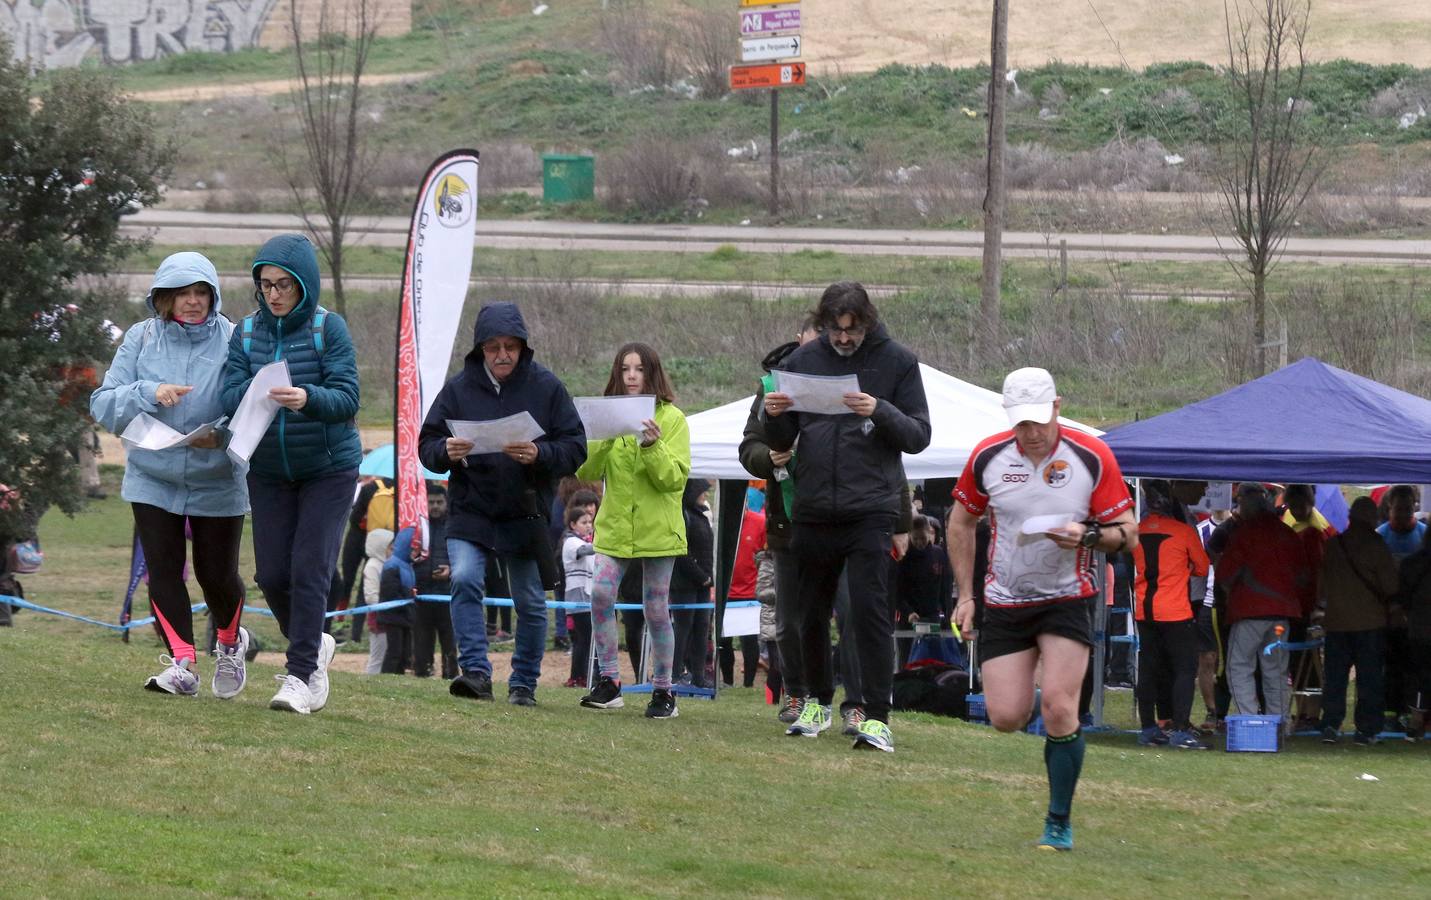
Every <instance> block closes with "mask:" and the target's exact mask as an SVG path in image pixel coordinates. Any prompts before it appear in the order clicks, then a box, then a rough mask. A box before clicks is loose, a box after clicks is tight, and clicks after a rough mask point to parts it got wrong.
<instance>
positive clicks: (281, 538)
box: [223, 234, 363, 714]
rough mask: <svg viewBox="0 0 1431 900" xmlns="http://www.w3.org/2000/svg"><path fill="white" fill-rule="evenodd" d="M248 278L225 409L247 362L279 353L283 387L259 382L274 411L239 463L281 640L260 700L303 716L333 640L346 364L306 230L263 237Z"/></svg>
mask: <svg viewBox="0 0 1431 900" xmlns="http://www.w3.org/2000/svg"><path fill="white" fill-rule="evenodd" d="M253 284H254V287H255V288H256V289H257V290H256V292H255V294H256V295H255V298H254V299H255V300H256V301H257V302H258V310H257V311H256V312H253V313H250V314H249V315H247V316H245V317H244V319H243V320H242V321H241V322H239V324H238V327H236V328H235V329H234V333H233V337H232V339H231V340H230V341H229V354H228V363H227V365H226V366H225V367H224V388H223V400H224V408H225V409H226V410H227V411H228V412H229V414H230V415H232V414H233V413H234V411H235V410H237V409H238V406H239V402H240V401H241V400H243V396H244V393H245V392H247V390H248V388H249V384H250V383H251V382H252V381H253V376H254V375H255V374H256V373H257V372H258V370H259V369H261V368H263V367H264V366H266V365H268V364H269V363H271V362H275V361H277V360H280V359H282V360H286V361H287V362H288V376H289V380H290V382H291V383H292V387H286V388H273V389H272V390H270V391H269V392H268V396H269V399H271V400H273V401H274V402H276V403H277V404H278V405H279V410H278V414H277V415H276V416H275V417H274V419H273V422H272V424H270V425H269V426H268V431H267V432H266V433H265V434H264V436H263V439H262V440H261V441H259V444H258V447H257V448H256V449H255V450H254V452H253V456H252V458H251V459H250V461H249V466H250V467H249V471H248V493H249V500H250V501H251V502H252V504H253V551H254V561H255V563H256V566H257V569H258V572H257V574H256V580H257V581H258V586H259V587H260V588H261V589H262V590H263V596H264V599H265V600H266V601H267V602H268V608H269V609H271V610H273V615H274V617H275V618H276V619H277V620H278V627H279V628H280V629H281V630H282V631H283V635H284V637H286V638H288V665H287V670H288V671H287V673H286V674H284V675H279V676H277V677H278V680H279V682H281V684H280V686H279V690H278V693H277V694H276V695H274V698H273V700H272V701H271V702H270V703H269V706H271V707H273V708H274V709H284V710H290V711H292V712H296V713H304V714H306V713H309V712H315V711H317V710H319V709H322V708H323V706H324V704H326V703H327V702H328V663H329V662H330V661H331V660H332V659H333V651H334V649H335V644H334V641H333V638H332V637H331V636H329V635H328V634H326V633H324V631H323V615H324V611H325V610H326V609H327V601H328V588H329V584H330V583H331V581H332V578H333V573H334V570H335V566H336V564H337V559H338V548H339V545H340V543H341V541H342V536H343V525H344V523H345V522H346V520H347V514H348V509H349V508H350V507H351V506H352V504H353V492H354V488H355V486H356V485H357V479H358V464H359V463H360V462H361V461H362V456H363V447H362V444H361V442H360V441H359V439H358V428H357V425H356V424H355V422H354V420H353V417H354V416H356V415H357V413H358V366H357V361H356V358H355V356H354V353H353V341H352V339H351V338H350V337H349V336H348V326H347V323H345V322H344V321H343V318H342V317H341V316H339V315H338V314H336V313H330V312H328V311H327V310H325V309H323V307H321V306H319V305H318V292H319V289H320V287H321V281H320V279H319V274H318V255H317V254H316V253H315V252H314V250H313V245H312V244H311V243H310V242H309V241H308V239H307V238H305V237H304V236H302V235H300V234H281V235H279V236H277V237H275V238H272V239H271V240H269V241H268V243H266V244H264V245H263V248H262V249H260V250H259V251H258V256H257V257H256V258H255V259H254V261H253Z"/></svg>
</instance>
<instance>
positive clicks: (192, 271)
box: [144, 250, 224, 320]
mask: <svg viewBox="0 0 1431 900" xmlns="http://www.w3.org/2000/svg"><path fill="white" fill-rule="evenodd" d="M199 282H203V283H204V284H207V285H208V286H209V290H211V291H212V292H213V294H214V303H213V306H212V307H210V309H209V320H212V319H213V318H214V317H215V316H217V315H218V314H219V311H220V310H221V309H223V305H224V301H223V297H222V296H221V295H220V293H219V273H218V270H217V269H215V268H214V264H213V263H211V262H209V258H208V257H207V256H205V255H204V254H202V253H195V252H193V251H192V250H185V251H183V252H182V253H175V254H173V255H171V256H167V257H165V259H164V261H163V262H161V263H160V264H159V268H158V270H157V271H155V273H154V281H153V283H152V284H150V285H149V293H148V294H146V295H145V297H144V303H145V305H146V306H148V307H149V312H150V313H151V314H154V315H158V313H157V312H156V311H155V309H154V291H155V289H156V288H181V287H188V286H189V285H191V284H198V283H199Z"/></svg>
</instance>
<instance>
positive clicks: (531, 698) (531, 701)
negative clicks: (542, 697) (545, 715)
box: [507, 684, 537, 706]
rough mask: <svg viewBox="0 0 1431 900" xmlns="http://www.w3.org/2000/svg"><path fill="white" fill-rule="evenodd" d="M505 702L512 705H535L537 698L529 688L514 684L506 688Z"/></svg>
mask: <svg viewBox="0 0 1431 900" xmlns="http://www.w3.org/2000/svg"><path fill="white" fill-rule="evenodd" d="M507 702H508V703H510V704H512V705H513V706H536V705H537V698H536V696H535V695H533V693H532V689H531V688H529V687H524V686H522V685H520V684H514V685H512V686H511V687H509V688H507Z"/></svg>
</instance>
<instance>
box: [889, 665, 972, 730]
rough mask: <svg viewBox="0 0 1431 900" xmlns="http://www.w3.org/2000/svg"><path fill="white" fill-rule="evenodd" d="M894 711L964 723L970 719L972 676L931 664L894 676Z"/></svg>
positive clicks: (892, 706)
mask: <svg viewBox="0 0 1431 900" xmlns="http://www.w3.org/2000/svg"><path fill="white" fill-rule="evenodd" d="M892 693H893V700H894V702H893V703H891V704H890V706H891V708H893V709H899V710H909V711H912V712H927V713H933V714H934V715H936V716H949V717H951V718H955V719H963V718H965V717H966V716H968V714H969V713H968V702H967V701H966V700H965V698H966V697H967V696H968V694H969V673H968V672H966V671H964V670H963V669H961V668H959V667H958V666H951V665H948V664H946V663H937V662H931V663H928V664H926V665H921V666H918V667H916V668H912V669H905V670H903V671H900V672H896V673H894V684H893V692H892Z"/></svg>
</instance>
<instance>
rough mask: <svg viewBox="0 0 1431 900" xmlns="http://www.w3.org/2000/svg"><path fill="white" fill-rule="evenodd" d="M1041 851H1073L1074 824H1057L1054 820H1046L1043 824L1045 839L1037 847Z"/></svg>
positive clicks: (1040, 840) (1042, 838)
mask: <svg viewBox="0 0 1431 900" xmlns="http://www.w3.org/2000/svg"><path fill="white" fill-rule="evenodd" d="M1035 846H1037V847H1038V848H1039V849H1040V850H1063V851H1068V850H1072V849H1073V823H1072V822H1055V821H1054V820H1052V819H1045V820H1044V823H1043V837H1041V838H1039V842H1038V843H1037V844H1036V845H1035Z"/></svg>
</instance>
